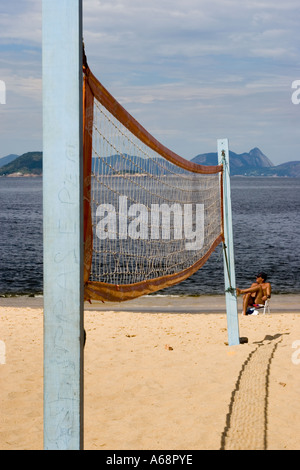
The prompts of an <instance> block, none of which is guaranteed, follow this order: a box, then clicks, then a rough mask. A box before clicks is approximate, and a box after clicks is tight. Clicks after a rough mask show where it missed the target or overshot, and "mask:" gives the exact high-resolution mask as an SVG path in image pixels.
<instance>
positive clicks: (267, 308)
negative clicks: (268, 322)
mask: <svg viewBox="0 0 300 470" xmlns="http://www.w3.org/2000/svg"><path fill="white" fill-rule="evenodd" d="M266 313H268V314H269V313H270V299H267V300H266V301H265V304H264V311H263V314H264V315H265V314H266Z"/></svg>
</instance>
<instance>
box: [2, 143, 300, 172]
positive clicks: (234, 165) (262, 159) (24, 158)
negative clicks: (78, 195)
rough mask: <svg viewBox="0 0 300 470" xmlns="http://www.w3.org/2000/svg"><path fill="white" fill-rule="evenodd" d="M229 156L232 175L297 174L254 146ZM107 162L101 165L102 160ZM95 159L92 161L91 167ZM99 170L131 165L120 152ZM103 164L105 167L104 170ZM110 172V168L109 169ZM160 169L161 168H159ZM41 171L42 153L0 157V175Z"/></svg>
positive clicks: (206, 157)
mask: <svg viewBox="0 0 300 470" xmlns="http://www.w3.org/2000/svg"><path fill="white" fill-rule="evenodd" d="M130 158H131V160H134V161H135V163H136V167H137V168H140V171H141V172H143V171H145V172H147V171H150V172H152V171H154V172H155V171H159V170H158V169H155V168H156V167H157V166H156V165H152V168H151V167H150V166H149V165H148V164H147V160H145V159H142V158H140V157H134V156H132V157H130ZM229 158H230V172H231V175H232V176H235V175H236V176H238V175H239V176H273V177H274V176H277V177H289V178H297V177H300V161H292V162H287V163H282V164H281V165H274V164H273V163H272V162H271V160H270V159H269V158H268V157H266V155H264V154H263V153H262V152H261V150H260V149H259V148H257V147H255V148H253V149H252V150H250V152H244V153H241V154H237V153H235V152H232V151H230V152H229ZM104 161H105V162H106V163H107V165H104V163H103V162H104ZM191 161H192V162H194V163H198V164H199V165H217V164H218V154H217V152H215V153H203V154H200V155H197V156H196V157H194V158H193V159H192V160H191ZM95 162H96V160H94V162H93V167H94V166H95ZM101 165H102V166H103V172H104V171H105V173H106V174H107V168H114V169H115V172H117V173H118V174H124V173H127V172H132V164H131V163H127V162H126V160H124V159H123V158H122V157H120V155H111V156H109V157H105V159H103V161H102V162H101V164H99V162H98V164H97V171H98V172H99V173H100V174H101V172H102V167H101ZM104 166H105V167H106V169H105V170H104ZM111 171H113V170H111ZM160 171H161V170H160ZM42 173H43V153H42V152H27V153H24V154H23V155H21V156H18V155H15V154H11V155H7V156H6V157H3V158H0V176H7V177H14V176H15V177H18V176H42Z"/></svg>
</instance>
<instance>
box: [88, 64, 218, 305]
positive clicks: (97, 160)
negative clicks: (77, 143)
mask: <svg viewBox="0 0 300 470" xmlns="http://www.w3.org/2000/svg"><path fill="white" fill-rule="evenodd" d="M85 72H86V75H85V103H84V111H85V112H84V116H85V118H84V136H85V143H84V167H85V190H84V191H85V259H86V263H85V268H86V269H85V298H86V299H92V298H93V299H100V300H117V301H120V300H128V299H131V298H135V297H138V296H140V295H143V294H147V293H149V292H153V291H156V290H158V289H161V288H164V287H167V286H170V285H173V284H175V283H178V282H180V281H182V280H183V279H186V278H187V277H188V276H190V275H191V274H193V273H194V272H195V271H196V270H198V269H199V268H200V267H201V266H202V265H203V264H204V263H205V261H206V260H207V259H208V257H209V256H210V254H211V253H212V251H213V250H214V249H215V248H216V246H217V245H218V244H219V243H220V242H221V241H222V240H223V235H222V233H223V230H222V192H221V187H222V185H221V181H220V180H221V175H222V167H220V166H216V167H201V166H199V165H195V164H192V163H191V162H188V161H186V160H184V159H182V158H180V157H178V156H176V155H175V154H173V153H172V152H170V151H168V149H166V148H165V147H163V146H161V144H159V143H158V142H157V141H156V140H155V139H153V138H152V137H151V136H150V134H148V133H147V132H146V131H144V129H143V128H142V127H141V126H140V125H139V124H138V123H137V122H136V121H134V119H133V118H132V117H131V116H130V115H129V114H128V113H127V112H126V111H125V110H124V109H123V108H122V107H121V106H120V105H119V103H117V102H116V101H115V100H114V99H113V98H112V97H111V96H110V95H109V94H108V92H107V91H106V90H105V89H104V88H103V87H102V85H101V84H100V83H99V82H98V81H97V80H96V79H95V77H94V76H93V75H92V74H91V72H90V71H89V69H86V70H85Z"/></svg>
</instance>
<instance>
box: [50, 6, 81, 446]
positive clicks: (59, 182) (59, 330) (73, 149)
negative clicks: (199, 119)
mask: <svg viewBox="0 0 300 470" xmlns="http://www.w3.org/2000/svg"><path fill="white" fill-rule="evenodd" d="M81 166H82V0H43V212H44V214H43V217H44V449H45V450H80V449H82V448H83V240H82V237H83V214H82V187H83V184H82V174H83V173H82V167H81Z"/></svg>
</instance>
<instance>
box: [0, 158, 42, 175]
mask: <svg viewBox="0 0 300 470" xmlns="http://www.w3.org/2000/svg"><path fill="white" fill-rule="evenodd" d="M8 160H9V162H8V163H7V161H8ZM3 161H4V165H3V163H2V162H3ZM42 173H43V153H42V152H28V153H24V154H23V155H21V156H18V155H7V156H6V157H3V158H1V159H0V176H10V177H13V176H41V175H42Z"/></svg>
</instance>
